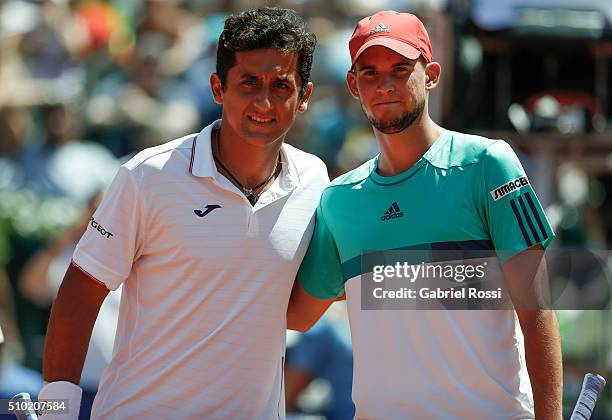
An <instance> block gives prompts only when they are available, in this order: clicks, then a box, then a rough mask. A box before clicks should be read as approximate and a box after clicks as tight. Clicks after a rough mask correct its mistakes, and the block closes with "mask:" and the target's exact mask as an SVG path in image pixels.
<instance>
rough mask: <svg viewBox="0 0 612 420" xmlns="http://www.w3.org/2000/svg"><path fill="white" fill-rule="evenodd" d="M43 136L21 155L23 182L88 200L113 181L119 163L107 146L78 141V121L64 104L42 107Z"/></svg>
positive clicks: (46, 192)
mask: <svg viewBox="0 0 612 420" xmlns="http://www.w3.org/2000/svg"><path fill="white" fill-rule="evenodd" d="M42 114H43V115H42V121H43V124H42V129H43V131H42V133H40V135H41V137H42V139H41V141H40V142H37V143H35V144H31V145H28V146H29V147H28V148H27V149H26V150H25V151H24V152H23V153H22V154H21V155H20V156H19V157H18V161H19V163H20V164H21V168H22V169H23V173H24V185H25V186H26V187H29V188H31V189H33V190H35V191H36V192H38V193H40V194H43V195H53V196H66V197H69V198H71V199H73V200H75V201H76V202H79V203H86V202H87V199H88V198H89V197H91V196H92V195H93V194H94V193H95V192H96V191H99V190H100V189H101V188H103V187H105V186H106V185H108V184H109V183H110V181H111V180H112V178H113V176H114V175H115V172H116V171H117V169H118V167H119V165H118V163H117V161H116V160H115V158H114V157H113V155H112V154H111V153H109V152H108V150H107V149H105V148H104V147H102V146H100V145H98V144H96V143H92V142H85V141H79V140H76V139H77V136H78V134H79V124H78V121H77V119H76V116H75V115H74V114H73V113H72V110H70V109H68V108H66V107H65V106H63V105H52V106H47V107H45V108H43V109H42Z"/></svg>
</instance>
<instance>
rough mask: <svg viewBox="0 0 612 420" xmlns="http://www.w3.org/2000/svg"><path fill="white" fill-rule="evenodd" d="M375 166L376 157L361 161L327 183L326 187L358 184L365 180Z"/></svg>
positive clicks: (332, 187)
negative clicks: (353, 167)
mask: <svg viewBox="0 0 612 420" xmlns="http://www.w3.org/2000/svg"><path fill="white" fill-rule="evenodd" d="M375 166H376V158H372V159H370V160H368V161H366V162H364V163H362V164H361V165H359V166H358V167H356V168H355V169H352V170H350V171H348V172H346V173H345V174H342V175H340V176H339V177H337V178H335V179H334V180H333V181H332V182H331V183H330V184H329V187H327V189H334V188H337V187H351V186H353V185H355V184H358V183H360V182H362V181H364V180H366V179H367V178H368V177H369V176H370V174H371V173H372V171H373V170H374V167H375Z"/></svg>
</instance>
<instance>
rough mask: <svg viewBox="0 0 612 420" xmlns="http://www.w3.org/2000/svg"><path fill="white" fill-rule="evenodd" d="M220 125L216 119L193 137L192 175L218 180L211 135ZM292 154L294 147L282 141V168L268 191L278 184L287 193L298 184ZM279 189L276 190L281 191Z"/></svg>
mask: <svg viewBox="0 0 612 420" xmlns="http://www.w3.org/2000/svg"><path fill="white" fill-rule="evenodd" d="M220 125H221V120H216V121H215V122H213V123H212V124H210V125H209V126H207V127H205V128H204V129H203V130H202V131H200V133H198V134H197V135H196V136H195V137H194V138H193V144H192V146H191V159H190V163H189V172H191V174H192V175H194V176H197V177H211V178H214V179H215V180H218V177H219V172H218V171H217V166H216V165H215V161H214V158H213V155H212V147H211V141H212V140H211V135H212V130H213V129H217V128H219V126H220ZM293 155H294V148H293V147H292V146H290V145H287V144H284V143H283V145H282V146H281V162H282V170H281V173H280V175H279V177H278V179H277V181H278V184H277V182H274V184H273V187H272V188H270V189H269V190H268V191H270V190H276V188H274V186H276V185H278V187H279V188H280V190H281V191H282V192H285V193H288V192H290V191H292V190H294V189H295V188H296V187H297V186H298V183H299V181H300V176H299V171H298V169H297V166H296V164H295V157H294V156H293ZM268 191H266V192H268ZM281 191H277V192H278V193H281ZM264 194H265V193H264ZM281 195H282V194H281Z"/></svg>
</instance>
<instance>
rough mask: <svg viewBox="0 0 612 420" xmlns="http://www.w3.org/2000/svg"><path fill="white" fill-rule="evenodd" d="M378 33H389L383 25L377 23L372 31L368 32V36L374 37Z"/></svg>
mask: <svg viewBox="0 0 612 420" xmlns="http://www.w3.org/2000/svg"><path fill="white" fill-rule="evenodd" d="M379 32H391V31H390V30H389V29H387V27H386V26H385V24H384V23H379V24H378V25H376V27H375V28H374V29H372V30H371V31H370V32H368V35H374V34H377V33H379Z"/></svg>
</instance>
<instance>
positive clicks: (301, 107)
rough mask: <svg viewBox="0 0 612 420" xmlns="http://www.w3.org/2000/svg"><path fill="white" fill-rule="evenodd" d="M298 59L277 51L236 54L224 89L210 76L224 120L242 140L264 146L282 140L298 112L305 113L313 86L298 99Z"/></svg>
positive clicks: (293, 55) (294, 55) (214, 75)
mask: <svg viewBox="0 0 612 420" xmlns="http://www.w3.org/2000/svg"><path fill="white" fill-rule="evenodd" d="M297 63H298V56H297V54H295V53H283V52H281V51H279V50H277V49H276V48H264V49H257V50H252V51H240V52H237V53H236V64H235V65H234V66H233V67H232V68H230V70H229V71H228V74H227V80H226V83H225V89H221V81H220V79H219V77H218V76H217V75H216V74H213V75H212V76H211V85H212V88H213V94H214V96H215V101H216V102H217V103H219V104H222V105H223V121H224V123H227V124H228V125H229V127H230V128H231V130H232V131H233V132H234V133H236V134H237V135H238V136H240V137H241V138H242V139H244V140H245V141H247V142H249V143H251V144H254V145H260V146H263V145H267V144H270V143H272V142H275V141H277V140H281V141H282V139H283V138H284V136H285V134H286V133H287V131H289V129H290V128H291V125H292V124H293V122H294V120H295V117H296V115H297V114H298V112H304V111H306V107H307V104H308V98H309V97H310V93H311V92H312V83H309V84H308V88H307V90H306V93H305V95H304V96H303V97H302V98H300V97H299V93H300V88H301V83H302V82H301V78H300V75H299V73H298V70H297Z"/></svg>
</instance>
